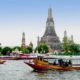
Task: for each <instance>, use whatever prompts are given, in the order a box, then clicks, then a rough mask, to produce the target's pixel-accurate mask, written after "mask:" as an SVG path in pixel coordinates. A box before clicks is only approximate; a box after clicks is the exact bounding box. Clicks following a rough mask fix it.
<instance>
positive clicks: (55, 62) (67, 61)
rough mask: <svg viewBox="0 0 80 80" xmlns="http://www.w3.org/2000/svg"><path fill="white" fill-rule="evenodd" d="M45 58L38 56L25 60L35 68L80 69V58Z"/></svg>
mask: <svg viewBox="0 0 80 80" xmlns="http://www.w3.org/2000/svg"><path fill="white" fill-rule="evenodd" d="M50 60H51V59H50V58H43V57H42V56H38V57H37V58H35V59H33V61H31V62H30V61H29V62H24V63H25V64H27V65H29V66H30V67H32V68H33V69H35V70H49V69H51V70H65V71H68V70H80V58H77V59H76V58H53V59H52V60H51V61H52V62H50Z"/></svg>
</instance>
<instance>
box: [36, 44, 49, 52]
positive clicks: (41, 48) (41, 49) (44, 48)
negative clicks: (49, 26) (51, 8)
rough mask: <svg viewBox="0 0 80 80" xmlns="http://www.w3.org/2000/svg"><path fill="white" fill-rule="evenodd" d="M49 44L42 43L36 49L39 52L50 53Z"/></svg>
mask: <svg viewBox="0 0 80 80" xmlns="http://www.w3.org/2000/svg"><path fill="white" fill-rule="evenodd" d="M48 50H49V49H48V46H47V45H46V44H40V45H39V46H37V47H36V51H38V53H48Z"/></svg>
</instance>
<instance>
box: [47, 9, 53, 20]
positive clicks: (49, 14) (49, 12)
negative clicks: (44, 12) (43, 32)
mask: <svg viewBox="0 0 80 80" xmlns="http://www.w3.org/2000/svg"><path fill="white" fill-rule="evenodd" d="M48 18H49V19H50V18H52V8H49V9H48Z"/></svg>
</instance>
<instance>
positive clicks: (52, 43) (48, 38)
mask: <svg viewBox="0 0 80 80" xmlns="http://www.w3.org/2000/svg"><path fill="white" fill-rule="evenodd" d="M40 43H45V44H47V45H48V46H49V48H51V49H52V50H53V51H55V50H57V51H60V50H61V45H60V40H59V37H58V36H57V34H56V31H55V27H54V20H53V17H52V9H51V8H49V9H48V18H47V21H46V30H45V33H44V35H43V36H42V37H41V40H39V38H38V45H39V44H40Z"/></svg>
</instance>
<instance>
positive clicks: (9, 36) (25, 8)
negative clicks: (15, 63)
mask: <svg viewBox="0 0 80 80" xmlns="http://www.w3.org/2000/svg"><path fill="white" fill-rule="evenodd" d="M49 7H51V8H52V11H53V13H52V14H53V19H54V22H55V31H56V33H57V35H58V37H59V38H60V40H61V41H62V38H63V35H64V34H63V33H64V31H65V30H66V31H67V35H68V36H69V37H70V36H71V35H73V36H74V41H75V42H76V43H80V0H0V43H1V44H2V46H20V45H21V39H22V33H23V32H25V38H26V45H28V44H29V43H30V42H31V41H32V42H33V44H34V46H36V44H37V37H38V36H40V37H42V36H43V34H44V32H45V28H46V20H47V16H48V8H49Z"/></svg>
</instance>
